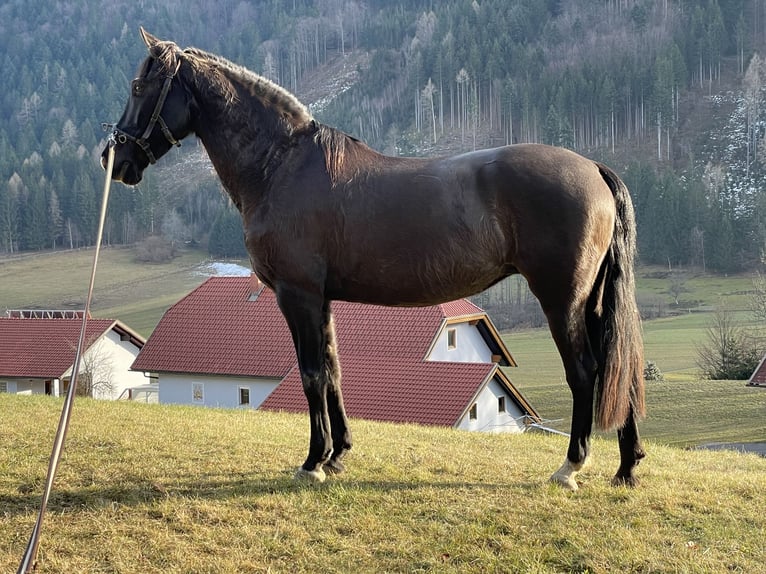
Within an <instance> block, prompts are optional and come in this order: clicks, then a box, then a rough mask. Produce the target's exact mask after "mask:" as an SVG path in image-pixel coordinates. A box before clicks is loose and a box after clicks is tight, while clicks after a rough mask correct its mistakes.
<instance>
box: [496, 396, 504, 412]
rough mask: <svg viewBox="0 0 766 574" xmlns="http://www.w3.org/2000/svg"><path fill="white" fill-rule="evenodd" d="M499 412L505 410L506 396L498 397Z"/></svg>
mask: <svg viewBox="0 0 766 574" xmlns="http://www.w3.org/2000/svg"><path fill="white" fill-rule="evenodd" d="M497 412H499V413H504V412H505V397H497Z"/></svg>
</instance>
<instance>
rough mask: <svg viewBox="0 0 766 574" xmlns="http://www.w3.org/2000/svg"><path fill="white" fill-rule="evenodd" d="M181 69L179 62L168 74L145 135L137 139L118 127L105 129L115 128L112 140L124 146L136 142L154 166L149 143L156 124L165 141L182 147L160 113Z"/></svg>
mask: <svg viewBox="0 0 766 574" xmlns="http://www.w3.org/2000/svg"><path fill="white" fill-rule="evenodd" d="M180 67H181V62H180V61H179V62H178V65H176V69H175V71H174V72H173V73H172V74H168V75H166V76H165V83H164V84H163V85H162V91H161V92H160V97H159V98H158V99H157V104H156V105H155V106H154V111H153V112H152V117H151V118H150V119H149V125H147V126H146V129H145V130H144V134H143V135H142V136H141V137H140V138H137V137H136V136H133V135H131V134H129V133H128V132H126V131H124V130H122V129H121V128H120V127H118V126H117V125H113V126H108V125H105V127H113V128H114V130H113V131H112V135H111V137H112V139H114V141H115V142H117V143H121V144H124V143H125V142H127V141H128V140H130V141H132V142H134V143H135V144H136V145H137V146H138V147H140V148H141V149H142V150H144V153H145V154H146V157H147V158H148V159H149V163H151V164H154V163H156V162H157V158H155V157H154V154H153V153H152V150H151V148H150V147H149V141H148V138H149V136H150V135H152V131H153V130H154V126H155V125H156V124H158V123H159V124H160V129H161V130H162V133H163V134H164V136H165V139H166V140H168V142H169V143H170V145H174V146H177V147H180V146H181V142H180V141H178V140H177V139H176V138H175V137H174V136H173V134H172V133H171V132H170V128H168V126H167V124H166V123H165V120H163V119H162V116H160V113H161V112H162V107H163V106H164V105H165V99H167V97H168V92H170V85H171V83H172V82H173V78H175V77H176V74H178V69H179V68H180Z"/></svg>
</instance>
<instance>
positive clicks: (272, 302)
mask: <svg viewBox="0 0 766 574" xmlns="http://www.w3.org/2000/svg"><path fill="white" fill-rule="evenodd" d="M250 292H251V289H250V279H249V278H248V277H211V278H210V279H208V280H207V281H205V282H204V283H203V284H202V285H200V286H199V287H198V288H197V289H195V290H194V291H192V292H191V293H189V295H187V296H186V297H184V298H183V299H181V300H180V301H179V302H178V303H176V304H175V305H173V306H172V307H171V308H170V309H168V311H167V312H166V313H165V315H164V316H163V317H162V320H161V321H160V323H159V324H158V325H157V327H156V328H155V329H154V332H153V333H152V335H151V337H149V340H148V341H147V342H146V345H144V348H143V349H142V350H141V353H139V355H138V357H137V358H136V360H135V362H134V363H133V365H132V367H131V368H132V369H134V370H139V371H159V372H171V373H216V374H221V375H244V376H253V377H276V378H280V379H281V378H282V377H284V376H285V375H286V374H287V372H288V371H289V370H290V369H291V368H292V366H293V365H294V364H295V361H296V359H295V351H294V350H293V341H292V337H291V336H290V331H289V330H288V329H287V324H286V323H285V320H284V317H283V316H282V313H281V312H280V310H279V307H278V306H277V304H276V299H275V297H274V293H273V292H272V291H271V290H269V289H263V291H262V292H261V293H260V295H259V296H258V297H257V298H256V299H255V300H254V301H249V300H248V299H249V296H250Z"/></svg>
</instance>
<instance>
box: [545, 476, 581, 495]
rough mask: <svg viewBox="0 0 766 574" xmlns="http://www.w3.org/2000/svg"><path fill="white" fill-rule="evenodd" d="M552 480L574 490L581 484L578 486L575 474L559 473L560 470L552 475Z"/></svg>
mask: <svg viewBox="0 0 766 574" xmlns="http://www.w3.org/2000/svg"><path fill="white" fill-rule="evenodd" d="M551 482H553V483H554V484H558V485H559V486H561V487H563V488H566V489H567V490H571V491H572V492H574V491H575V490H577V489H578V488H580V487H579V486H577V482H576V481H575V479H574V477H573V476H567V475H565V474H559V473H558V472H556V473H554V474H553V475H552V476H551Z"/></svg>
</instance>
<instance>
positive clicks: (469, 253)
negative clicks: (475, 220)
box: [327, 238, 515, 306]
mask: <svg viewBox="0 0 766 574" xmlns="http://www.w3.org/2000/svg"><path fill="white" fill-rule="evenodd" d="M482 243H485V245H482ZM486 243H487V241H486V240H484V241H481V240H479V239H478V238H473V239H468V238H464V240H463V241H444V242H443V244H442V245H440V246H439V247H438V248H434V246H433V245H430V246H429V245H426V244H424V242H422V241H420V242H418V240H417V239H413V241H412V242H411V243H409V244H408V245H402V246H400V247H399V248H395V249H391V250H390V251H387V252H386V253H383V254H380V253H379V254H378V255H377V256H372V253H373V252H372V250H367V251H366V252H367V253H368V254H369V255H370V256H368V257H365V258H364V259H362V260H358V261H357V262H356V264H355V265H353V266H348V265H343V266H341V267H340V268H338V269H336V270H334V271H333V272H331V273H330V274H328V284H327V294H328V298H330V299H341V300H345V301H355V302H361V303H372V304H378V305H394V306H425V305H434V304H437V303H443V302H446V301H452V300H455V299H460V298H462V297H468V296H470V295H475V294H476V293H479V292H481V291H483V290H484V289H487V288H488V287H490V286H492V285H494V284H495V283H497V282H498V281H500V280H501V279H503V278H504V277H507V276H508V275H510V274H511V273H513V272H515V270H514V269H513V268H512V267H511V266H510V265H508V264H507V263H506V262H505V257H504V256H503V250H502V249H501V248H500V246H499V245H486ZM491 243H496V242H491ZM362 251H363V252H364V251H365V250H362ZM346 263H348V262H346Z"/></svg>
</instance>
